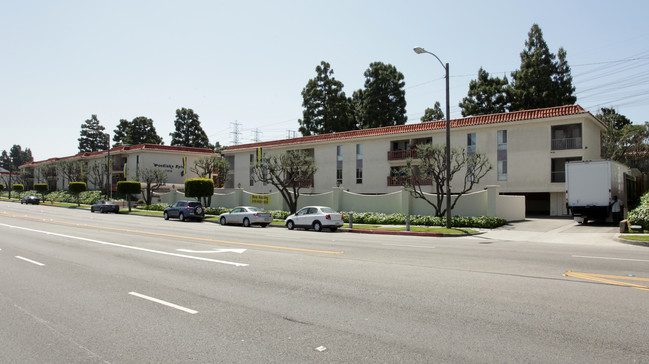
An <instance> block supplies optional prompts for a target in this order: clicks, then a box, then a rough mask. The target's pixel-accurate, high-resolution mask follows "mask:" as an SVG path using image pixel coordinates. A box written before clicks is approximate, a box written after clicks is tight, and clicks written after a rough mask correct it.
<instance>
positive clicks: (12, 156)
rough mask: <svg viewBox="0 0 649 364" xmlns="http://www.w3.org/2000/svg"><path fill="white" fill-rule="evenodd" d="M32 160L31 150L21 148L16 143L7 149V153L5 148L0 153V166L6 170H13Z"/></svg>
mask: <svg viewBox="0 0 649 364" xmlns="http://www.w3.org/2000/svg"><path fill="white" fill-rule="evenodd" d="M33 161H34V157H33V156H32V151H31V150H30V149H29V148H25V150H23V149H22V147H21V146H20V145H18V144H14V145H13V146H12V147H11V149H9V153H7V151H6V150H3V151H2V154H1V155H0V167H2V168H4V169H6V170H8V171H15V170H17V169H18V167H20V166H22V165H23V164H25V163H29V162H33Z"/></svg>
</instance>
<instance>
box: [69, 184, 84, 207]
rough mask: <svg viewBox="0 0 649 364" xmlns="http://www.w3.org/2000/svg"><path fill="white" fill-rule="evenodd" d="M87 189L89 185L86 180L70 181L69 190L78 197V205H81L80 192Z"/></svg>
mask: <svg viewBox="0 0 649 364" xmlns="http://www.w3.org/2000/svg"><path fill="white" fill-rule="evenodd" d="M87 190H88V186H87V185H86V183H85V182H70V183H69V184H68V191H70V193H71V194H73V195H75V196H76V197H77V206H81V202H80V201H79V194H80V193H81V192H84V191H87Z"/></svg>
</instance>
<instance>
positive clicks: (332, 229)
mask: <svg viewBox="0 0 649 364" xmlns="http://www.w3.org/2000/svg"><path fill="white" fill-rule="evenodd" d="M329 229H330V230H331V232H332V233H335V232H336V230H338V227H336V226H334V227H332V228H329Z"/></svg>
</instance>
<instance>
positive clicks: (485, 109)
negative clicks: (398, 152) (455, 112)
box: [460, 67, 509, 117]
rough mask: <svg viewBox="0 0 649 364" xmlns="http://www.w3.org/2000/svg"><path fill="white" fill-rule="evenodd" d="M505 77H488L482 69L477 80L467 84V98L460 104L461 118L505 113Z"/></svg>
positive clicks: (506, 82)
mask: <svg viewBox="0 0 649 364" xmlns="http://www.w3.org/2000/svg"><path fill="white" fill-rule="evenodd" d="M508 84H509V82H508V81H507V77H503V78H498V77H490V76H489V73H488V72H487V71H485V70H484V69H483V68H482V67H480V69H479V70H478V79H477V80H471V82H469V92H468V94H467V97H465V98H464V99H462V102H460V108H462V116H464V117H467V116H475V115H488V114H499V113H504V112H506V111H507V107H508V101H507V86H508Z"/></svg>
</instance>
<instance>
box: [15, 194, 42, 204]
mask: <svg viewBox="0 0 649 364" xmlns="http://www.w3.org/2000/svg"><path fill="white" fill-rule="evenodd" d="M40 203H41V200H40V199H39V198H38V196H34V195H27V196H25V197H23V198H22V199H21V200H20V204H21V205H22V204H26V205H27V204H32V205H38V204H40Z"/></svg>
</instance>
